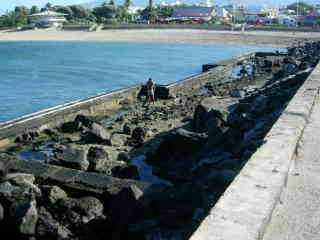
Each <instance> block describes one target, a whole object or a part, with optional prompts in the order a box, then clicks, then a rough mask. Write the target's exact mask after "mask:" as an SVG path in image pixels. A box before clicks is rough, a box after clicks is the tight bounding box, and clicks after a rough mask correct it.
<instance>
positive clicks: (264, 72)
mask: <svg viewBox="0 0 320 240" xmlns="http://www.w3.org/2000/svg"><path fill="white" fill-rule="evenodd" d="M296 50H298V51H296ZM319 50H320V45H319V44H318V43H311V44H306V45H305V46H301V47H299V48H295V49H293V50H292V49H289V52H288V54H287V55H283V54H270V55H268V54H266V55H264V56H259V54H253V55H249V56H246V57H244V58H241V59H234V60H232V61H231V62H229V63H225V64H223V65H222V64H221V65H220V66H219V67H216V68H213V69H211V70H210V71H209V72H206V73H204V74H201V75H200V76H201V77H203V79H202V80H201V81H199V78H198V77H199V76H197V77H194V78H191V79H189V80H188V81H185V82H180V83H176V84H172V85H170V86H167V87H161V88H160V89H158V91H157V92H158V94H159V95H158V98H159V100H158V101H157V102H156V104H154V105H152V104H145V103H144V101H143V100H144V96H143V92H141V91H140V89H138V90H139V91H137V92H136V94H137V96H139V97H140V100H136V99H134V98H132V99H130V98H124V99H121V102H119V103H118V104H119V108H118V110H116V112H117V114H111V113H110V112H109V114H107V115H105V114H103V113H102V114H101V115H96V116H95V117H93V116H92V115H89V114H86V115H84V114H81V113H79V112H78V114H75V112H74V114H75V116H74V117H71V118H70V119H67V120H66V121H65V122H62V123H61V124H60V125H58V124H57V125H56V126H54V125H52V127H49V128H35V129H34V130H32V131H31V130H30V131H29V130H28V131H27V132H24V133H21V134H19V135H18V136H17V137H15V138H14V141H13V142H14V144H13V145H12V146H10V147H9V148H7V149H6V152H5V153H3V154H1V156H0V163H1V164H2V167H1V169H2V171H1V174H2V180H1V186H0V203H1V205H2V206H4V209H12V211H10V212H8V211H4V212H5V214H4V216H5V217H4V220H3V221H2V222H1V220H0V222H1V224H3V225H4V226H6V227H5V228H1V229H4V230H5V231H8V232H9V233H12V232H14V233H15V234H17V235H18V236H19V237H21V236H24V237H30V236H34V237H36V238H39V239H41V237H48V236H54V237H53V238H61V237H63V236H65V237H66V238H69V239H89V238H90V237H92V235H93V234H94V236H95V237H96V238H97V239H99V238H101V239H103V238H104V237H105V236H106V235H108V237H110V238H111V239H128V238H130V239H150V238H151V239H152V238H156V237H158V238H159V237H161V238H164V239H173V238H174V239H188V238H189V237H190V236H191V235H192V234H193V233H194V232H195V231H196V230H197V228H198V227H199V225H200V228H199V231H200V232H201V234H202V235H201V236H202V239H203V238H207V237H206V236H208V235H205V234H206V230H208V228H207V227H206V226H208V225H207V224H205V225H204V226H202V224H201V223H202V221H203V220H204V219H205V218H206V216H207V215H208V214H209V213H210V211H211V208H212V207H213V206H214V205H215V204H216V202H217V201H218V200H219V199H220V197H221V196H222V195H223V194H224V193H225V191H226V189H227V193H228V194H227V196H228V195H230V193H229V192H230V190H228V186H229V184H231V187H232V186H233V185H232V184H233V182H234V181H233V180H234V179H236V180H235V183H237V182H238V180H237V179H238V178H237V176H242V171H243V170H245V171H248V170H246V169H247V168H248V167H250V166H252V164H250V161H251V158H252V156H254V154H255V153H258V152H259V149H263V147H264V146H265V144H268V138H265V137H266V136H267V134H268V132H269V130H270V129H271V128H272V127H273V126H274V123H276V124H277V120H278V119H283V118H282V114H283V113H286V109H287V105H288V104H289V103H290V100H291V99H292V98H293V99H295V97H296V96H295V95H296V93H297V91H299V92H298V95H301V94H302V95H303V96H306V94H305V91H306V90H307V89H309V87H308V86H309V85H308V86H306V87H304V86H305V84H307V83H308V81H309V80H310V76H309V75H310V74H311V73H312V72H313V69H314V68H315V66H316V65H317V63H318V60H319V57H318V56H319ZM253 66H255V67H253ZM237 69H240V71H239V72H238V71H235V73H236V74H235V73H234V70H237ZM312 79H313V77H312V75H311V81H312ZM301 86H303V87H301ZM301 91H303V93H300V92H301ZM312 91H313V90H312ZM310 93H311V92H310ZM307 95H308V94H307ZM296 101H297V100H295V102H296ZM301 107H302V109H304V105H301ZM306 108H307V109H309V107H306ZM290 109H291V108H290ZM290 111H291V110H290ZM288 114H289V115H290V119H292V121H294V120H295V118H297V117H299V119H300V114H295V113H292V114H290V113H288ZM279 117H280V118H279ZM301 119H304V118H301ZM281 121H282V120H281ZM47 126H48V125H47ZM280 128H282V126H280V127H279V129H280ZM266 141H267V142H266ZM293 141H294V140H293ZM286 143H287V142H286ZM290 146H291V145H290ZM25 153H28V154H29V158H28V160H25V156H26V155H25ZM40 153H41V154H43V157H41V158H39V159H38V160H35V159H33V158H32V156H35V155H32V154H40ZM142 156H143V157H142ZM23 159H24V160H23ZM139 161H144V165H148V166H149V167H151V169H152V174H154V175H155V176H157V177H158V179H160V180H162V181H159V182H150V181H149V180H150V179H149V180H148V179H147V178H144V175H143V174H141V172H139V171H140V168H137V167H136V165H134V164H136V163H137V162H139ZM256 161H258V160H256ZM279 161H280V160H279ZM247 164H249V165H247ZM256 164H257V165H259V164H260V162H256ZM243 167H244V168H243ZM242 169H243V170H242ZM280 170H281V169H280ZM280 170H279V169H273V171H271V172H273V173H275V172H277V171H280ZM6 171H9V172H15V173H14V174H12V173H9V174H7V173H6ZM19 172H24V173H27V174H21V173H19ZM238 174H239V175H238ZM247 174H248V172H247ZM26 182H27V183H26ZM249 185H250V184H249ZM249 185H248V186H249ZM256 185H257V184H256ZM258 185H259V184H258ZM1 189H2V190H1ZM5 189H11V190H16V191H11V193H10V194H7V195H6V193H8V191H7V190H5ZM232 189H233V190H232V192H234V191H235V190H234V189H235V188H234V187H233V188H232ZM237 189H239V190H241V191H242V190H243V186H242V187H241V186H240V187H239V186H238V187H237ZM257 189H265V188H264V186H263V185H259V186H257ZM26 190H28V193H27V194H24V195H21V194H20V193H21V191H26ZM249 195H250V194H249ZM250 196H251V195H250ZM270 196H271V195H270ZM231 202H232V201H230V203H231ZM243 204H245V205H246V201H245V199H244V200H243ZM126 206H130V207H126ZM218 206H221V204H220V203H219V202H218ZM0 207H1V206H0ZM228 210H230V211H231V213H232V207H231V208H228ZM48 219H49V220H48ZM210 219H212V215H209V217H208V218H207V219H206V220H205V221H204V223H207V222H208V221H210ZM262 219H263V217H262ZM216 220H217V221H215V222H216V223H217V224H218V225H219V224H220V222H219V219H216ZM12 222H16V224H15V225H12V224H11V223H12ZM26 223H27V224H26ZM9 226H11V227H9ZM13 226H14V227H13ZM219 226H221V225H219ZM227 226H228V225H227ZM223 227H224V226H223ZM220 228H221V227H220ZM220 228H215V230H214V232H218V230H219V229H220ZM245 228H247V227H245ZM52 229H53V230H52ZM221 229H226V232H228V229H227V228H221ZM238 229H239V228H238ZM209 230H211V228H209ZM197 234H198V233H197V232H196V233H195V236H194V237H195V238H196V237H197V236H200V235H197ZM210 234H212V233H210ZM217 234H218V233H217ZM210 236H211V235H210ZM217 236H220V235H217ZM200 239H201V237H200ZM226 239H228V238H226ZM244 239H245V238H244Z"/></svg>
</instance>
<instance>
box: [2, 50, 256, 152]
mask: <svg viewBox="0 0 320 240" xmlns="http://www.w3.org/2000/svg"><path fill="white" fill-rule="evenodd" d="M252 54H254V53H251V54H245V55H241V56H238V57H235V58H232V59H229V60H225V61H221V62H219V63H217V64H218V65H227V64H232V63H235V62H236V61H239V60H241V59H244V58H247V57H249V56H251V55H252ZM219 76H220V75H219V74H217V70H216V69H213V70H211V71H209V72H205V73H201V74H197V75H194V76H190V77H188V78H186V79H183V80H181V81H177V82H174V83H172V84H169V85H167V87H168V88H169V89H170V93H172V94H176V93H183V92H185V91H187V92H188V91H189V90H190V89H196V88H200V87H201V86H203V85H205V83H206V82H207V80H208V79H217V80H218V79H219ZM139 91H140V86H132V87H130V88H125V89H122V90H117V91H113V92H109V93H105V94H100V95H97V96H94V97H90V98H87V99H84V100H79V101H73V102H70V103H66V104H63V105H59V106H56V107H53V108H49V109H45V110H43V111H39V112H36V113H33V114H29V115H25V116H23V117H20V118H17V119H14V120H12V121H8V122H5V123H2V124H1V123H0V148H3V147H6V146H7V145H9V144H10V143H11V142H12V140H13V139H14V138H15V137H16V136H18V135H19V134H22V133H24V132H27V131H35V130H43V129H46V128H54V127H57V126H59V125H60V124H62V123H63V122H66V121H72V120H74V118H75V117H76V116H77V115H78V114H84V115H91V116H106V115H112V114H114V113H116V112H117V110H119V109H120V108H121V101H122V100H124V99H128V100H130V101H136V99H137V95H138V93H139Z"/></svg>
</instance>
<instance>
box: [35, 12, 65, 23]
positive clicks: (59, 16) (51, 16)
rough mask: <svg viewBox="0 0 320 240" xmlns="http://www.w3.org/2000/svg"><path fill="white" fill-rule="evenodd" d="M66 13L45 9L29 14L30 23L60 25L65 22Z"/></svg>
mask: <svg viewBox="0 0 320 240" xmlns="http://www.w3.org/2000/svg"><path fill="white" fill-rule="evenodd" d="M65 16H67V14H64V13H58V12H54V11H50V10H46V11H43V12H40V13H35V14H32V15H30V16H29V17H30V21H31V23H33V24H35V25H37V26H39V27H60V26H62V25H63V23H64V22H66V21H67V20H66V18H65Z"/></svg>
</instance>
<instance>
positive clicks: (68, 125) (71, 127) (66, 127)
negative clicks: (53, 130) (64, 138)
mask: <svg viewBox="0 0 320 240" xmlns="http://www.w3.org/2000/svg"><path fill="white" fill-rule="evenodd" d="M80 130H81V122H79V121H73V122H65V123H63V124H62V125H61V126H60V131H61V132H63V133H74V132H78V131H80Z"/></svg>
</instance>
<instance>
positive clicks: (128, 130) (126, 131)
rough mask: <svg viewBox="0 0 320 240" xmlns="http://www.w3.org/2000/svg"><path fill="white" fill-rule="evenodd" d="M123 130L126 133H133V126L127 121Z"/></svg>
mask: <svg viewBox="0 0 320 240" xmlns="http://www.w3.org/2000/svg"><path fill="white" fill-rule="evenodd" d="M122 130H123V133H124V134H127V135H131V132H132V130H131V126H130V125H129V124H128V123H125V124H124V125H123V129H122Z"/></svg>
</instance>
